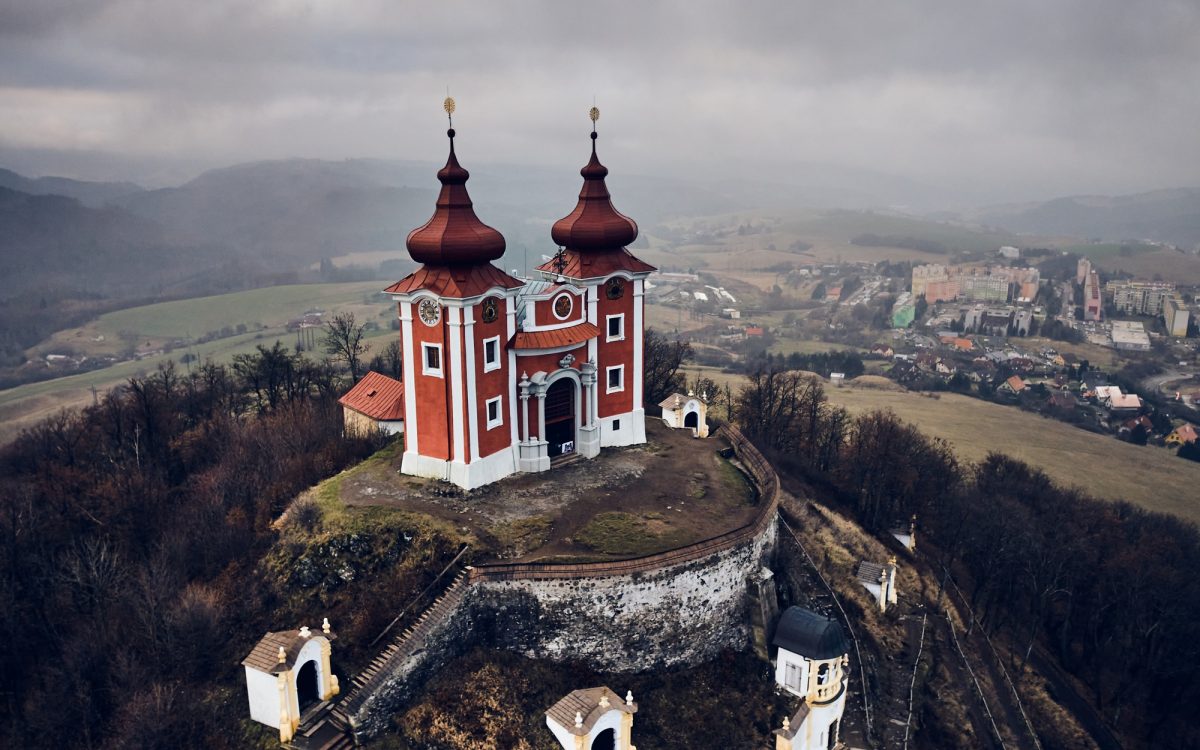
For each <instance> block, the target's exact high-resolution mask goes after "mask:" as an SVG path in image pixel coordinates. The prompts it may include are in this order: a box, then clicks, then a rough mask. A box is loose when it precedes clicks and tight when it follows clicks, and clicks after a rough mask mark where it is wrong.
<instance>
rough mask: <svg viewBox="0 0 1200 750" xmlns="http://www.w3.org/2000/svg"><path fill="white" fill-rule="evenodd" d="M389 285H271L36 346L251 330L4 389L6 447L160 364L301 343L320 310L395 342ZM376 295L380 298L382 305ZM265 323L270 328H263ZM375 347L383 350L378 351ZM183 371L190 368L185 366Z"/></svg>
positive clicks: (120, 315)
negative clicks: (296, 324) (301, 327)
mask: <svg viewBox="0 0 1200 750" xmlns="http://www.w3.org/2000/svg"><path fill="white" fill-rule="evenodd" d="M381 287H382V284H380V283H379V282H375V281H369V282H355V283H349V284H303V285H294V286H278V287H268V288H265V289H255V290H251V291H248V292H237V293H235V294H223V295H219V296H215V297H200V298H196V299H189V300H180V301H176V302H162V303H158V304H154V305H144V306H141V307H133V308H129V309H127V310H118V311H116V312H112V313H108V314H106V315H103V316H101V317H100V318H97V319H96V320H94V321H91V322H90V323H88V324H86V325H84V326H82V327H80V328H73V329H69V330H66V331H60V332H58V333H57V334H55V335H54V337H53V338H52V339H51V340H50V341H49V342H47V343H44V344H41V345H39V346H37V347H34V349H33V350H31V353H30V354H31V356H33V357H37V356H40V352H44V351H49V350H53V349H61V348H70V349H73V350H75V351H82V352H86V353H88V354H93V355H94V354H97V353H104V352H115V351H117V348H118V346H119V345H120V343H121V342H120V332H121V331H122V330H129V331H136V332H137V333H138V336H139V339H138V341H139V342H140V343H145V342H147V341H150V342H161V341H164V340H170V339H173V338H181V339H185V340H187V339H190V338H192V337H195V336H197V335H200V334H203V333H205V332H206V331H210V330H218V329H220V328H223V327H226V326H228V327H231V328H232V327H236V326H237V324H239V323H244V324H246V325H247V326H248V327H251V330H250V332H248V333H244V334H241V335H236V336H230V337H228V338H222V339H216V340H213V341H208V342H206V343H203V344H192V345H190V346H188V347H187V348H185V349H177V350H175V351H174V352H172V353H169V354H157V355H154V356H149V357H145V358H143V359H139V360H129V361H125V362H120V363H118V364H115V365H113V366H112V367H106V368H104V369H102V370H94V371H92V372H85V373H79V374H75V375H68V376H66V377H62V378H55V379H54V380H45V381H42V382H39V383H29V384H27V385H23V386H19V387H17V388H9V389H7V390H2V391H0V442H4V441H7V440H10V439H12V438H13V437H14V436H15V435H16V434H17V433H18V432H19V431H20V430H21V429H23V428H25V427H28V426H29V425H31V424H33V423H34V422H36V421H37V420H39V419H42V418H43V417H46V416H48V415H50V414H52V413H54V412H56V411H58V410H59V409H62V408H64V407H77V406H82V405H84V404H88V403H91V401H92V398H93V396H92V389H93V388H95V389H96V391H97V392H98V393H103V392H104V391H106V390H108V389H109V388H112V387H113V386H115V385H118V384H120V383H122V382H124V381H125V380H127V379H129V378H131V377H136V376H138V375H141V374H145V373H150V372H153V371H154V370H155V369H156V368H157V367H158V366H159V365H160V364H165V363H167V362H170V361H172V360H174V361H176V362H178V361H179V358H180V357H182V356H183V354H184V353H185V352H190V353H192V354H194V355H196V356H197V358H198V359H200V360H201V361H203V360H206V359H211V360H213V361H215V362H230V361H232V359H233V357H234V356H235V355H237V354H243V353H248V352H252V351H254V349H255V347H256V346H258V345H260V344H261V345H266V346H271V345H273V344H274V343H275V342H276V341H282V342H283V343H284V344H285V345H287V346H289V347H290V346H292V345H294V344H295V342H296V336H295V334H294V333H290V332H288V330H287V321H288V320H291V319H292V318H296V317H299V316H300V315H303V314H304V312H305V311H306V310H309V309H312V308H320V309H323V310H326V311H327V313H330V312H342V311H348V312H353V313H354V314H355V315H356V316H357V317H358V320H359V321H360V322H366V321H368V320H373V321H376V322H377V323H378V324H379V326H380V328H379V330H377V331H369V332H367V334H366V337H365V338H366V339H367V340H368V342H370V341H372V340H373V339H384V337H387V336H395V335H397V334H396V333H395V332H394V331H392V330H391V329H390V328H389V323H390V317H391V316H392V315H393V312H392V308H391V303H390V302H389V301H388V299H387V298H386V297H384V296H383V295H380V294H378V292H379V290H380V288H381ZM375 297H378V301H377V302H376V301H375V300H374V298H375ZM367 300H369V301H367ZM252 324H253V325H252ZM258 325H262V326H265V327H264V328H262V329H260V330H255V328H256V327H257V326H258ZM99 336H103V337H104V340H103V341H99V342H97V341H95V339H96V338H97V337H99ZM372 348H373V349H378V348H380V347H379V346H378V345H373V346H372ZM180 368H181V369H183V370H186V367H183V366H182V365H180Z"/></svg>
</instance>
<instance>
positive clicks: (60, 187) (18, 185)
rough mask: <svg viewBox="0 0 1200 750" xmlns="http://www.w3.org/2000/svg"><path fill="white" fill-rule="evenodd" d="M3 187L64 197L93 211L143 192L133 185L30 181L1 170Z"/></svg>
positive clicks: (57, 179)
mask: <svg viewBox="0 0 1200 750" xmlns="http://www.w3.org/2000/svg"><path fill="white" fill-rule="evenodd" d="M0 187H3V188H8V189H9V190H16V191H18V192H21V193H26V194H28V195H62V196H65V197H67V198H74V199H75V200H77V201H79V202H80V203H82V204H83V205H85V206H89V207H91V208H101V207H103V206H104V204H105V203H106V202H108V201H109V200H112V199H114V198H119V197H121V196H125V195H129V194H131V193H139V192H141V191H142V189H143V188H142V187H141V186H140V185H135V184H133V183H132V182H87V181H84V180H71V179H68V178H66V177H36V178H31V177H25V176H23V175H19V174H17V173H16V172H13V171H11V170H8V169H0Z"/></svg>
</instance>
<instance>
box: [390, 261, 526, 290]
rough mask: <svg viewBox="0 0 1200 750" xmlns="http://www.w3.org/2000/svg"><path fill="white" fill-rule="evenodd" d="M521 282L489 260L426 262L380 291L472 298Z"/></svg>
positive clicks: (513, 287)
mask: <svg viewBox="0 0 1200 750" xmlns="http://www.w3.org/2000/svg"><path fill="white" fill-rule="evenodd" d="M523 284H524V282H521V281H517V280H516V279H514V278H513V277H512V276H509V275H508V274H506V273H505V272H503V271H501V270H500V269H499V268H496V267H495V266H493V265H492V264H491V263H485V264H483V265H477V266H434V265H426V266H422V267H421V268H418V269H417V270H416V271H413V272H412V273H410V274H409V275H408V276H405V277H404V278H403V279H400V280H399V281H397V282H396V283H395V284H392V285H391V286H389V287H388V288H387V289H384V290H383V291H385V292H389V293H391V294H408V293H412V292H416V291H420V290H422V289H424V290H428V291H430V292H433V293H434V294H437V295H439V296H442V297H475V296H477V295H480V294H483V293H484V292H486V291H488V290H489V289H496V288H499V289H515V288H517V287H519V286H522V285H523Z"/></svg>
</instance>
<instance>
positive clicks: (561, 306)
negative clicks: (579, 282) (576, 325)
mask: <svg viewBox="0 0 1200 750" xmlns="http://www.w3.org/2000/svg"><path fill="white" fill-rule="evenodd" d="M554 314H555V315H557V316H558V317H559V318H560V319H562V318H565V317H567V316H568V315H570V314H571V295H569V294H560V295H558V297H556V298H555V299H554Z"/></svg>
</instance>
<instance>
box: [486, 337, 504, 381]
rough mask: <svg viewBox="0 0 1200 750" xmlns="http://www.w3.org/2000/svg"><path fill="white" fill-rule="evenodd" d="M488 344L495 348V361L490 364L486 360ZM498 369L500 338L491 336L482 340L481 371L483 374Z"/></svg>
mask: <svg viewBox="0 0 1200 750" xmlns="http://www.w3.org/2000/svg"><path fill="white" fill-rule="evenodd" d="M488 344H494V345H495V347H496V359H495V360H494V361H492V362H488V358H487V352H488ZM499 369H500V337H499V336H492V337H491V338H487V339H484V340H483V371H484V372H492V371H494V370H499Z"/></svg>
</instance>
